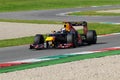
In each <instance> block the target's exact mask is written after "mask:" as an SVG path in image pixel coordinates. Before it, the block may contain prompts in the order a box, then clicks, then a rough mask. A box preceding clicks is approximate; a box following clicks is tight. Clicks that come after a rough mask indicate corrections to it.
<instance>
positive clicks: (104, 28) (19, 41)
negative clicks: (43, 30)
mask: <svg viewBox="0 0 120 80" xmlns="http://www.w3.org/2000/svg"><path fill="white" fill-rule="evenodd" d="M88 26H89V27H88V28H89V30H96V31H97V34H98V35H101V34H109V33H117V32H120V25H113V24H112V25H111V24H100V23H89V24H88ZM78 32H80V33H81V30H78ZM33 39H34V37H33V36H31V37H23V38H16V39H7V40H0V48H1V47H9V46H18V45H25V44H31V43H32V42H33Z"/></svg>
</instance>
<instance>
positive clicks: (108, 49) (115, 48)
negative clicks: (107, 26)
mask: <svg viewBox="0 0 120 80" xmlns="http://www.w3.org/2000/svg"><path fill="white" fill-rule="evenodd" d="M118 34H120V33H113V34H106V35H101V36H98V37H105V36H112V35H118ZM112 50H120V46H118V47H110V48H103V49H99V50H93V51H83V52H76V53H68V54H63V55H57V56H47V57H41V58H33V59H25V60H18V61H11V62H4V63H0V68H2V67H9V66H14V65H20V64H27V63H33V62H41V61H46V60H54V59H60V58H63V57H68V56H71V55H80V54H92V53H96V52H105V51H112Z"/></svg>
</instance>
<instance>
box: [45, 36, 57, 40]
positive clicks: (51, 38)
mask: <svg viewBox="0 0 120 80" xmlns="http://www.w3.org/2000/svg"><path fill="white" fill-rule="evenodd" d="M54 40H55V38H54V37H47V38H46V39H45V41H54Z"/></svg>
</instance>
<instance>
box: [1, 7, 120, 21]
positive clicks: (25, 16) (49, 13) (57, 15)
mask: <svg viewBox="0 0 120 80" xmlns="http://www.w3.org/2000/svg"><path fill="white" fill-rule="evenodd" d="M117 8H120V5H116V6H101V7H85V8H68V9H52V10H37V11H19V12H7V13H0V19H18V20H58V21H88V22H115V23H118V22H120V16H106V17H105V16H68V15H67V16H66V15H64V14H66V13H69V12H78V11H92V10H107V9H117Z"/></svg>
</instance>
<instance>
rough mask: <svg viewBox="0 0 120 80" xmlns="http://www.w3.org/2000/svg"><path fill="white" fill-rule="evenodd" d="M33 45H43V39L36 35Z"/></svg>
mask: <svg viewBox="0 0 120 80" xmlns="http://www.w3.org/2000/svg"><path fill="white" fill-rule="evenodd" d="M34 44H44V37H43V35H41V34H36V36H35V38H34Z"/></svg>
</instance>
